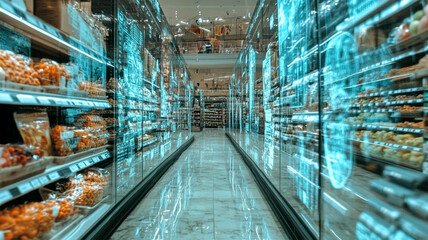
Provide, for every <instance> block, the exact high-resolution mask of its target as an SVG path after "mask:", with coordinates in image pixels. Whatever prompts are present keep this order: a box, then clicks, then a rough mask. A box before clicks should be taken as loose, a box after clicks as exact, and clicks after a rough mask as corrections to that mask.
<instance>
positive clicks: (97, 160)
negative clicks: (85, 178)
mask: <svg viewBox="0 0 428 240" xmlns="http://www.w3.org/2000/svg"><path fill="white" fill-rule="evenodd" d="M92 161H94V163H97V162H99V161H100V159H99V158H98V157H93V158H92Z"/></svg>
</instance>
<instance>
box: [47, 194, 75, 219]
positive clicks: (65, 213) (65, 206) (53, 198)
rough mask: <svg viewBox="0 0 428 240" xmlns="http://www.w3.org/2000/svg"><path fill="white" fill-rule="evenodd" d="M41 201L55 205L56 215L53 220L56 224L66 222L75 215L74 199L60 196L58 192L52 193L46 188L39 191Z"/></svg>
mask: <svg viewBox="0 0 428 240" xmlns="http://www.w3.org/2000/svg"><path fill="white" fill-rule="evenodd" d="M39 192H40V195H41V196H42V199H43V200H44V201H46V202H51V203H53V204H56V205H57V206H58V207H59V209H58V215H57V217H56V219H55V221H56V222H60V221H64V220H67V219H68V218H70V217H73V216H74V215H76V212H77V208H76V207H75V204H74V199H73V198H72V197H70V196H62V194H61V193H60V192H57V191H53V190H51V189H48V188H41V189H39Z"/></svg>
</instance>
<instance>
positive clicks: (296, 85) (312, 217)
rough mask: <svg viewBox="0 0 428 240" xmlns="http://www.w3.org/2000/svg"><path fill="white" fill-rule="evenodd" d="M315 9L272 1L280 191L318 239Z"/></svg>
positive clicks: (304, 4)
mask: <svg viewBox="0 0 428 240" xmlns="http://www.w3.org/2000/svg"><path fill="white" fill-rule="evenodd" d="M315 7H316V5H315V3H314V2H313V1H309V0H299V1H287V0H282V1H278V23H279V26H278V42H279V43H278V44H279V59H280V60H279V62H280V64H279V72H280V76H279V78H280V94H279V95H280V100H279V105H280V106H281V108H280V109H281V114H280V128H279V129H278V130H279V133H280V135H279V136H280V143H281V150H282V151H281V184H280V191H281V193H282V195H283V196H284V198H285V199H286V200H287V201H288V202H289V203H290V204H291V205H292V206H293V208H294V210H295V211H296V213H297V214H298V217H299V218H300V219H301V220H302V221H303V222H304V223H305V225H306V226H307V229H309V231H310V232H311V233H312V234H313V235H314V236H319V225H320V223H319V221H320V216H319V202H318V196H319V186H320V185H319V182H318V176H319V154H318V153H319V94H318V92H319V85H318V45H317V44H316V41H317V36H316V28H317V24H316V14H315V12H316V11H315V10H316V8H315Z"/></svg>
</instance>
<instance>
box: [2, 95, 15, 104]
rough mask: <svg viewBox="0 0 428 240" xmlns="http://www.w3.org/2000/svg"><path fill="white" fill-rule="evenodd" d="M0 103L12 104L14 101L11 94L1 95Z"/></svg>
mask: <svg viewBox="0 0 428 240" xmlns="http://www.w3.org/2000/svg"><path fill="white" fill-rule="evenodd" d="M0 101H2V102H7V103H10V102H13V99H12V97H11V96H10V94H9V93H0Z"/></svg>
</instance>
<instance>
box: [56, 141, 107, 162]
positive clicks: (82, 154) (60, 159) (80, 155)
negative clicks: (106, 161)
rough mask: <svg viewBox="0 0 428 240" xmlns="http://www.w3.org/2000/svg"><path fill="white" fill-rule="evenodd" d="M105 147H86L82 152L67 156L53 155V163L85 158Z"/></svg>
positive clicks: (101, 150)
mask: <svg viewBox="0 0 428 240" xmlns="http://www.w3.org/2000/svg"><path fill="white" fill-rule="evenodd" d="M106 148H107V146H102V147H98V148H92V149H88V150H86V151H83V152H78V153H74V154H71V155H68V156H62V157H61V156H54V157H52V159H53V163H55V164H59V165H61V164H66V163H69V162H72V161H75V160H77V159H82V158H85V157H87V156H91V155H95V154H97V153H101V152H103V151H104V150H105V149H106Z"/></svg>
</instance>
